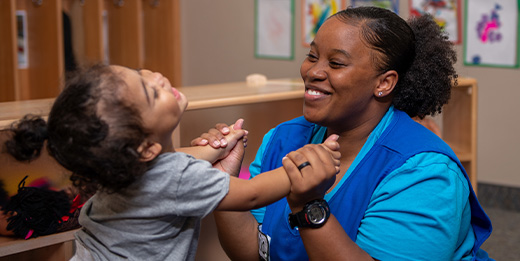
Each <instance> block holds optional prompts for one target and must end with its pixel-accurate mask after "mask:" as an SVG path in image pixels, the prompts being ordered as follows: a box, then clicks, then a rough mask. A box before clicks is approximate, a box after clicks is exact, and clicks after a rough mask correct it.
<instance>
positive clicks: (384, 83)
mask: <svg viewBox="0 0 520 261" xmlns="http://www.w3.org/2000/svg"><path fill="white" fill-rule="evenodd" d="M398 78H399V76H398V75H397V72H396V71H394V70H390V71H387V72H385V73H383V74H381V75H380V76H379V85H378V86H377V87H376V88H375V89H374V91H375V93H374V95H375V96H376V97H380V98H382V97H385V96H388V95H389V94H391V93H392V91H393V90H394V87H395V85H396V84H397V80H398Z"/></svg>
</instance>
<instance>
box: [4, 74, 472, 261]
mask: <svg viewBox="0 0 520 261" xmlns="http://www.w3.org/2000/svg"><path fill="white" fill-rule="evenodd" d="M458 82H459V85H458V86H457V87H455V88H453V91H452V92H453V93H452V98H451V100H450V102H449V103H448V104H447V105H446V106H445V107H444V110H443V113H442V136H443V139H444V140H445V141H446V142H447V143H448V144H449V145H450V146H451V147H452V148H453V149H454V151H455V153H456V154H457V156H458V157H459V159H460V160H461V161H462V163H463V165H464V167H465V168H466V170H467V172H468V174H469V176H470V180H471V183H472V185H473V188H474V189H475V191H476V189H477V168H476V149H477V148H476V121H477V82H476V80H475V79H471V78H461V79H459V81H458ZM303 89H304V87H303V84H302V83H301V80H288V79H282V80H276V81H269V83H268V85H267V86H262V87H248V86H247V85H246V83H245V82H238V83H227V84H214V85H202V86H191V87H184V88H180V91H181V92H183V93H184V94H185V95H186V97H187V98H188V100H189V101H190V102H189V105H188V108H187V111H186V113H185V114H184V116H183V119H182V121H181V124H180V125H179V127H178V128H177V129H176V131H175V132H174V134H173V135H174V143H175V146H176V147H178V146H188V145H189V142H190V141H191V140H192V139H193V138H195V137H196V136H197V135H199V134H200V133H202V132H205V131H207V130H208V129H209V128H211V127H213V126H214V125H215V123H218V122H225V123H232V121H234V120H236V119H237V118H239V117H241V118H244V119H245V128H246V129H248V130H249V135H248V148H247V151H246V158H245V160H244V164H249V163H250V162H251V161H252V160H253V159H254V156H255V153H256V150H257V149H258V147H259V146H260V143H261V139H262V138H263V135H264V134H265V133H266V132H267V131H268V130H269V129H270V128H272V127H274V126H275V125H276V124H278V123H280V122H283V121H286V120H289V119H291V118H294V117H297V116H300V115H301V113H302V98H303ZM52 101H53V99H44V100H32V101H18V102H6V103H0V127H3V126H6V125H8V124H9V123H11V122H12V121H15V120H17V119H19V118H21V117H22V116H23V115H25V114H27V113H30V112H32V113H38V114H40V115H43V116H46V115H48V112H49V109H50V107H51V104H52ZM2 157H3V158H4V159H2ZM5 157H6V156H5V155H1V157H0V164H1V165H2V172H3V170H6V168H5V167H6V166H7V167H9V164H17V163H13V162H9V161H7V160H5ZM47 157H48V155H47ZM39 160H41V161H46V163H47V164H49V167H42V165H39V164H44V163H43V162H40V163H38V162H37V161H36V162H33V163H31V164H35V165H33V167H32V168H30V167H29V166H26V167H27V169H26V170H25V173H28V172H31V171H41V170H42V169H45V168H48V169H52V168H55V169H56V170H59V167H56V166H55V163H54V162H53V160H52V159H50V158H43V159H39ZM7 169H9V168H7ZM62 174H63V173H62ZM62 174H59V176H57V177H55V178H56V179H63V175H62ZM22 175H23V173H20V174H19V177H17V180H16V181H15V183H14V184H18V183H17V182H19V180H20V179H21V178H23V176H22ZM212 219H213V216H212V215H209V216H208V217H207V218H205V219H204V220H203V222H202V230H201V237H200V242H199V251H198V252H197V257H196V260H208V259H213V260H227V259H226V258H225V253H224V252H223V250H222V248H221V247H220V244H219V242H218V240H217V238H216V234H215V233H216V231H215V227H214V222H213V220H212ZM66 233H68V232H66ZM45 239H49V240H50V239H52V240H55V239H58V240H57V241H49V242H52V243H51V244H47V245H41V244H42V242H46V241H47V240H45ZM60 240H61V241H60ZM71 240H72V237H71V235H70V234H61V235H56V237H54V235H52V236H49V237H42V238H41V239H31V240H29V241H24V240H15V241H8V240H7V241H6V240H4V241H0V253H4V251H10V252H8V253H11V255H10V256H6V257H5V258H6V260H8V258H11V257H16V260H31V259H30V258H28V259H19V258H18V257H21V256H27V257H34V256H35V255H38V256H39V257H44V256H43V254H40V253H46V254H45V255H47V256H49V257H53V258H38V259H39V260H66V259H62V258H57V255H59V256H61V255H62V253H65V255H67V253H69V254H71V251H72V250H71ZM35 241H36V242H35ZM27 242H31V243H27ZM33 242H35V243H33ZM18 244H20V245H18ZM13 249H14V250H13ZM20 251H27V253H23V254H21V253H20ZM40 251H43V252H40ZM45 251H47V252H45ZM67 251H68V252H67ZM17 253H18V254H17ZM51 254H55V255H52V256H51ZM4 255H5V254H4ZM0 256H3V255H0ZM47 256H45V257H47ZM219 257H222V259H219ZM0 260H3V259H1V258H0Z"/></svg>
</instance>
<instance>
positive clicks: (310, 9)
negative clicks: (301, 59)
mask: <svg viewBox="0 0 520 261" xmlns="http://www.w3.org/2000/svg"><path fill="white" fill-rule="evenodd" d="M343 8H345V4H344V0H302V37H303V46H309V45H310V43H311V42H312V41H313V40H314V36H316V33H317V32H318V29H319V28H320V26H321V25H322V24H323V22H325V20H326V19H327V18H328V17H329V16H331V15H333V14H335V13H337V12H338V11H340V10H341V9H343Z"/></svg>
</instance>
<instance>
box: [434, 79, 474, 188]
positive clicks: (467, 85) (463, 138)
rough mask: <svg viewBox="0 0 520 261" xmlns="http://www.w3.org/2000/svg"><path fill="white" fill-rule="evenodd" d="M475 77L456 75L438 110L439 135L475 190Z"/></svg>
mask: <svg viewBox="0 0 520 261" xmlns="http://www.w3.org/2000/svg"><path fill="white" fill-rule="evenodd" d="M477 94H478V91H477V81H476V80H475V79H473V78H459V79H458V85H457V86H455V87H454V88H453V89H452V92H451V99H450V101H449V102H448V104H446V105H445V106H444V108H443V111H442V138H443V139H444V140H445V141H446V142H447V143H448V144H449V145H450V147H451V148H452V149H453V150H454V151H455V154H457V157H458V158H459V159H460V161H461V162H462V165H463V166H464V168H465V169H466V171H467V172H468V176H469V178H470V181H471V185H472V186H473V189H474V190H475V193H476V192H477Z"/></svg>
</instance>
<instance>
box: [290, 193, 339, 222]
mask: <svg viewBox="0 0 520 261" xmlns="http://www.w3.org/2000/svg"><path fill="white" fill-rule="evenodd" d="M329 216H330V209H329V204H328V203H327V201H325V200H324V199H315V200H313V201H311V202H309V203H307V204H305V206H304V207H303V210H302V211H300V212H298V213H294V214H292V213H291V214H289V224H290V225H291V227H292V228H294V227H309V228H319V227H322V226H323V225H324V224H325V222H327V220H328V219H329Z"/></svg>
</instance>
